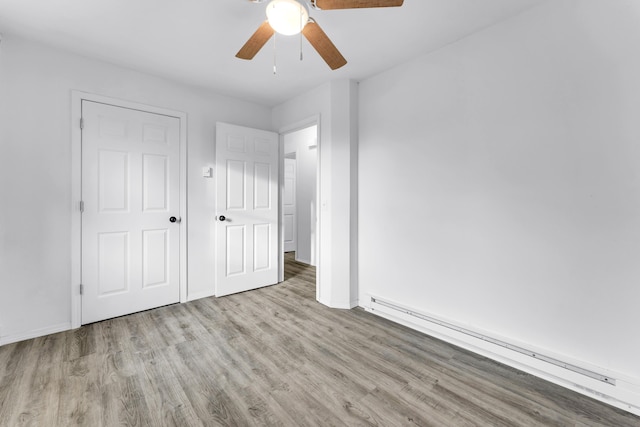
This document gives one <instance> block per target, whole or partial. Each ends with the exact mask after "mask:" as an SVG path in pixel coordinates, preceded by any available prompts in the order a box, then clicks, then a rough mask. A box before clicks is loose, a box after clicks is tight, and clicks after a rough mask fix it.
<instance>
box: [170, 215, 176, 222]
mask: <svg viewBox="0 0 640 427" xmlns="http://www.w3.org/2000/svg"><path fill="white" fill-rule="evenodd" d="M177 221H178V218H176V217H175V216H172V217H171V218H169V222H177Z"/></svg>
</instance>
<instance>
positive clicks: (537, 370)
mask: <svg viewBox="0 0 640 427" xmlns="http://www.w3.org/2000/svg"><path fill="white" fill-rule="evenodd" d="M376 300H377V301H378V302H376ZM364 302H365V305H363V308H364V309H365V310H367V311H368V312H370V313H373V314H375V315H378V316H380V317H384V318H386V319H388V320H391V321H394V322H396V323H399V324H402V325H404V326H407V327H409V328H412V329H415V330H418V331H420V332H423V333H425V334H427V335H430V336H433V337H435V338H438V339H440V340H442V341H445V342H448V343H450V344H453V345H456V346H458V347H461V348H463V349H465V350H469V351H472V352H474V353H477V354H479V355H482V356H484V357H487V358H489V359H492V360H495V361H497V362H500V363H503V364H505V365H508V366H511V367H513V368H516V369H519V370H521V371H524V372H527V373H529V374H531V375H534V376H536V377H539V378H542V379H544V380H547V381H549V382H552V383H554V384H557V385H559V386H562V387H565V388H568V389H570V390H573V391H575V392H578V393H580V394H583V395H585V396H588V397H591V398H593V399H596V400H599V401H601V402H604V403H606V404H609V405H611V406H615V407H617V408H620V409H623V410H625V411H627V412H630V413H632V414H635V415H640V379H638V378H633V377H630V376H628V375H625V374H622V373H619V372H614V371H611V370H608V369H606V368H602V367H598V366H593V365H589V364H586V363H584V362H582V361H576V360H571V359H570V358H567V357H565V356H562V355H557V354H550V353H549V352H546V353H545V351H539V349H536V348H532V346H529V345H527V344H523V343H516V342H514V343H511V344H512V345H513V347H518V348H523V347H524V348H529V349H530V350H533V351H535V352H537V353H539V354H541V355H545V356H548V358H552V359H553V360H555V361H563V362H565V363H566V364H568V365H572V366H574V367H579V368H581V369H583V370H584V371H585V372H596V373H600V374H602V376H604V377H607V379H608V381H609V382H607V381H603V380H599V379H596V378H594V377H590V376H586V375H584V374H583V373H580V372H576V371H575V370H569V369H566V368H563V367H561V366H557V365H554V364H552V363H548V362H547V361H545V360H543V359H537V358H535V357H531V356H529V355H525V354H522V353H519V352H517V351H514V350H512V349H509V348H506V347H504V346H502V345H498V344H496V343H495V342H491V341H492V340H491V339H489V340H483V339H481V338H478V337H476V336H472V335H469V334H467V333H463V332H460V331H457V330H455V329H452V328H450V327H447V326H443V325H447V324H448V325H452V322H450V321H447V320H445V319H439V320H441V321H442V323H443V325H440V324H438V323H435V322H432V321H429V320H424V319H423V318H421V317H420V315H421V316H424V317H425V318H430V319H438V317H437V316H435V315H432V314H428V313H421V312H420V311H417V310H415V309H413V308H411V307H406V306H404V305H402V304H399V303H396V302H393V301H390V300H388V299H386V298H385V299H381V298H378V297H375V296H373V297H371V296H370V297H368V298H366V299H365V301H364ZM379 302H382V303H383V304H384V303H385V302H388V303H390V305H393V306H396V307H401V308H404V309H406V310H407V311H406V312H403V311H401V310H397V309H395V308H393V307H389V304H388V305H383V304H380V303H379ZM415 314H418V315H419V316H418V317H416V315H415ZM460 329H461V330H462V329H463V328H460ZM473 332H474V333H476V334H478V335H483V336H486V337H491V336H492V335H491V333H488V332H485V331H479V330H475V331H473ZM493 338H495V341H496V342H503V343H504V341H505V339H502V338H499V337H497V336H494V337H493Z"/></svg>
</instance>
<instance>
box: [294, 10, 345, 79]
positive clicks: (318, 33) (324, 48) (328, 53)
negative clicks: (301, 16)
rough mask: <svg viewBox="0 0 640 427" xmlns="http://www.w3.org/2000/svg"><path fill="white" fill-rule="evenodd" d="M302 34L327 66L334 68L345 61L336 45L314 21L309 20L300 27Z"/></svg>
mask: <svg viewBox="0 0 640 427" xmlns="http://www.w3.org/2000/svg"><path fill="white" fill-rule="evenodd" d="M302 34H303V35H304V36H305V37H306V39H307V40H309V43H311V46H313V48H314V49H315V50H316V51H318V53H319V54H320V56H321V57H322V59H324V62H326V63H327V65H328V66H329V68H331V69H332V70H336V69H338V68H340V67H342V66H343V65H345V64H346V63H347V60H346V59H344V56H342V54H341V53H340V52H339V51H338V49H337V48H336V46H335V45H334V44H333V43H332V42H331V40H329V37H328V36H327V35H326V34H325V32H324V31H322V28H320V26H319V25H318V24H317V23H315V22H314V21H309V22H308V23H307V25H305V26H304V28H303V29H302Z"/></svg>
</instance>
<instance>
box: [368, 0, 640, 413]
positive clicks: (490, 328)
mask: <svg viewBox="0 0 640 427" xmlns="http://www.w3.org/2000/svg"><path fill="white" fill-rule="evenodd" d="M638 22H640V2H637V1H634V0H615V1H598V0H554V1H550V2H547V3H544V4H543V5H542V6H541V7H537V8H535V9H533V10H531V11H529V12H527V13H525V14H523V15H520V16H518V17H516V18H514V19H511V20H509V21H506V22H503V23H501V24H499V25H496V26H494V27H492V28H489V29H487V30H485V31H482V32H480V33H477V34H475V35H473V36H470V37H468V38H466V39H463V40H461V41H459V42H457V43H455V44H453V45H450V46H448V47H446V48H443V49H441V50H439V51H437V52H435V53H433V54H430V55H426V56H422V57H420V58H418V59H416V60H415V61H413V62H411V63H408V64H405V65H402V66H399V67H397V68H394V69H392V70H390V71H388V72H386V73H383V74H380V75H378V76H375V77H373V78H370V79H368V80H366V81H364V82H362V83H361V85H360V146H359V150H360V156H359V161H360V163H359V168H360V174H359V180H360V188H359V201H360V206H359V208H360V210H359V212H360V214H359V233H360V235H359V236H360V237H359V247H360V265H359V272H360V300H361V303H362V304H364V305H367V300H368V298H369V296H370V295H375V296H378V297H381V298H388V299H391V300H393V301H396V302H398V303H400V304H402V305H406V306H409V307H414V308H415V309H417V310H419V311H421V312H424V313H427V314H433V315H436V316H439V317H441V318H444V319H449V320H452V321H454V322H455V323H458V324H460V325H462V326H467V327H471V328H475V329H478V330H481V331H485V332H487V333H488V334H489V335H491V336H495V337H502V338H504V339H506V340H507V341H513V342H523V343H525V344H527V345H529V346H533V347H535V348H539V349H541V351H546V352H550V353H552V354H557V355H559V356H560V357H562V358H566V359H568V360H574V361H577V362H579V363H582V362H584V364H585V365H588V366H592V367H594V368H596V369H601V370H603V371H605V372H612V373H613V375H616V376H618V378H627V380H629V381H630V382H631V383H635V386H636V387H637V386H639V385H640V364H638V360H640V339H638V325H640V309H639V306H638V303H639V301H640V286H638V283H639V282H640V262H639V261H638V257H639V254H640V144H639V143H638V142H639V141H638V138H639V137H640V120H639V117H640V116H639V114H640V79H639V78H638V76H640V56H639V55H638V46H640V26H638ZM621 386H622V387H624V386H625V385H624V384H619V385H618V387H617V389H616V388H614V387H611V386H609V385H605V386H604V388H605V389H606V391H605V393H609V392H610V394H616V393H618V391H616V390H620V389H621ZM626 386H628V387H632V386H631V385H630V384H626ZM639 390H640V388H637V389H636V390H635V392H631V393H630V394H629V395H628V396H627V397H626V398H621V399H627V402H629V401H631V402H632V403H633V404H634V405H636V408H635V409H634V410H635V411H640V392H638V391H639ZM620 393H622V391H621V392H620ZM634 393H635V394H634ZM629 396H630V397H629ZM618 397H620V396H619V395H618Z"/></svg>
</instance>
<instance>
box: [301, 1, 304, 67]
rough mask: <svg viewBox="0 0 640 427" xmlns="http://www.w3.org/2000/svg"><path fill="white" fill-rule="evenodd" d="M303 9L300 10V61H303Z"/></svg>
mask: <svg viewBox="0 0 640 427" xmlns="http://www.w3.org/2000/svg"><path fill="white" fill-rule="evenodd" d="M303 28H304V27H303V26H302V11H300V61H302V29H303Z"/></svg>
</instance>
